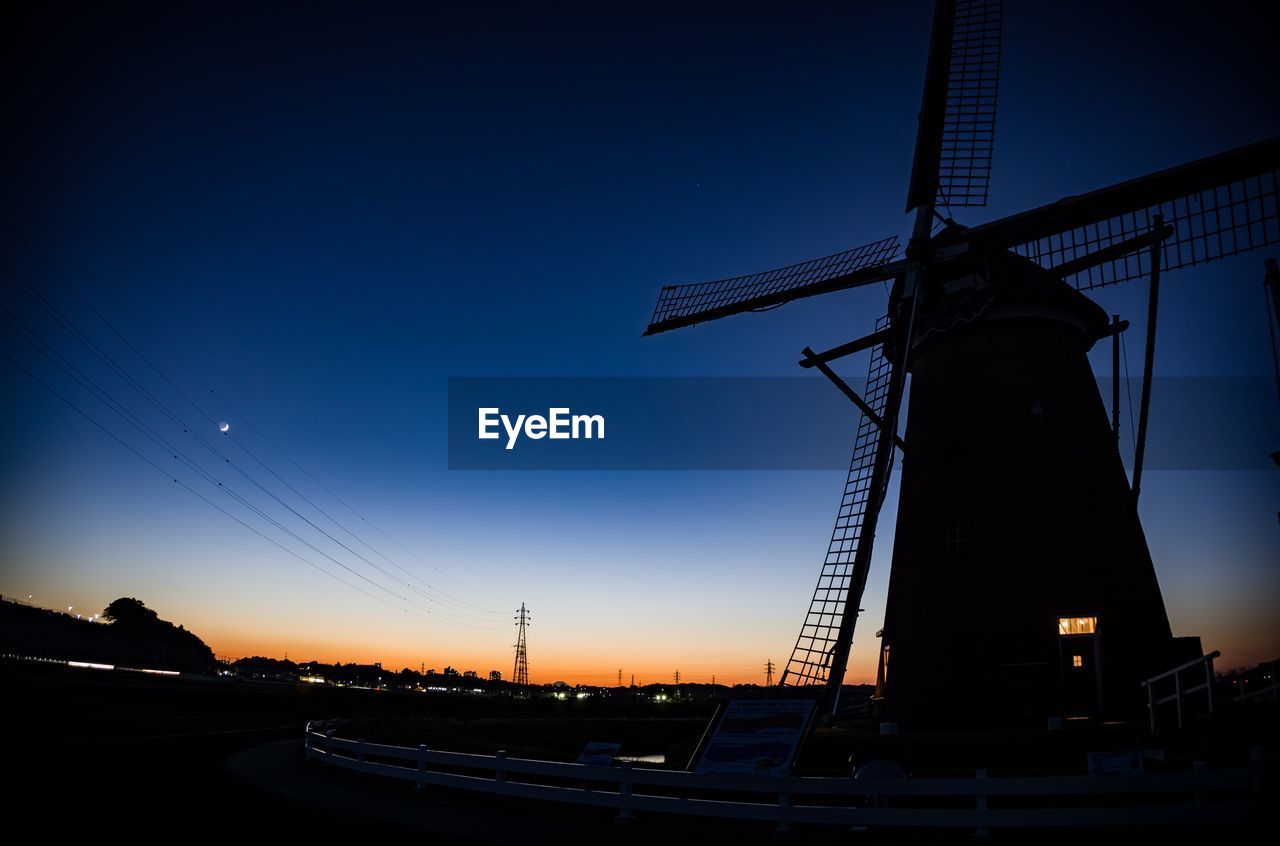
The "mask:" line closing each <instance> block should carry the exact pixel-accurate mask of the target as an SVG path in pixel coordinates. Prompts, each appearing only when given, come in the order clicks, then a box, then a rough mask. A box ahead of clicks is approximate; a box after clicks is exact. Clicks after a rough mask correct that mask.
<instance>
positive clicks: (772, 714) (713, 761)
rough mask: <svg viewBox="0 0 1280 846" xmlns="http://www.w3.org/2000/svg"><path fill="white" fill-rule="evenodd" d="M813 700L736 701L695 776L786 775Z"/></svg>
mask: <svg viewBox="0 0 1280 846" xmlns="http://www.w3.org/2000/svg"><path fill="white" fill-rule="evenodd" d="M816 704H817V703H816V702H815V701H814V700H812V699H783V700H771V699H735V700H733V701H732V702H730V703H729V705H728V707H726V708H725V711H724V716H723V717H721V718H720V724H719V725H718V726H716V731H715V734H713V735H712V737H711V740H710V742H708V743H707V746H706V748H705V749H704V750H703V752H702V757H701V758H699V759H698V765H697V766H696V767H695V768H694V772H698V773H752V774H756V775H773V776H778V775H786V774H787V773H788V772H789V771H790V769H791V762H792V760H793V759H794V758H795V756H796V752H797V751H798V750H799V748H800V741H801V740H803V739H804V736H805V732H807V731H808V730H809V721H810V720H811V719H812V718H813V710H814V706H815V705H816Z"/></svg>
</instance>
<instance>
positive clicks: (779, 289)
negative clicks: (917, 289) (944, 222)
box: [644, 235, 898, 335]
mask: <svg viewBox="0 0 1280 846" xmlns="http://www.w3.org/2000/svg"><path fill="white" fill-rule="evenodd" d="M897 254H898V236H896V235H893V236H891V237H889V238H884V239H881V240H879V241H872V242H871V243H870V244H864V245H863V246H861V247H855V248H853V249H852V250H845V251H844V252H842V253H835V254H834V255H830V256H825V257H823V258H817V259H812V260H810V261H805V262H800V263H799V264H793V265H789V266H787V267H780V268H777V269H776V270H766V271H764V272H762V273H753V274H750V275H749V276H734V277H731V278H729V279H719V280H716V281H714V282H699V283H696V284H692V285H668V286H666V287H664V288H663V289H662V293H660V294H659V295H658V304H657V306H655V307H654V310H653V318H652V319H651V320H650V322H649V327H648V328H647V329H646V330H645V332H644V334H646V335H654V334H657V333H658V332H666V331H667V330H669V329H679V328H680V327H682V326H692V325H693V324H695V323H702V322H704V321H707V320H716V319H718V318H721V317H728V316H729V315H731V314H740V313H741V312H744V311H755V310H758V309H763V308H770V307H772V306H778V305H782V304H783V303H787V302H790V301H791V300H796V299H800V298H801V297H811V296H813V295H815V294H825V293H827V292H829V291H839V290H842V289H844V288H852V287H855V286H857V285H865V284H867V283H869V282H877V281H879V280H881V279H885V278H888V277H890V276H893V275H894V273H895V272H896V270H895V269H894V268H893V266H891V265H889V262H890V261H891V260H892V259H893V258H895V257H896V256H897Z"/></svg>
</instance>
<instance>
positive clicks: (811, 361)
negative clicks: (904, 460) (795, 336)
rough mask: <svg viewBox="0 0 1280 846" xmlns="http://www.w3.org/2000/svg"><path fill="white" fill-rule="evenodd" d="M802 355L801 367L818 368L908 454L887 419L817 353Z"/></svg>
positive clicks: (806, 348)
mask: <svg viewBox="0 0 1280 846" xmlns="http://www.w3.org/2000/svg"><path fill="white" fill-rule="evenodd" d="M855 343H856V342H855ZM802 354H803V355H804V359H803V360H802V361H801V362H800V366H801V367H816V368H818V372H820V373H821V374H822V375H823V376H826V377H827V378H828V379H830V380H831V384H833V385H835V386H836V387H837V388H839V389H840V393H842V394H844V395H845V396H846V397H848V398H849V400H850V401H851V402H852V403H853V404H854V405H856V406H857V407H858V410H859V411H861V412H862V413H863V414H865V415H867V419H868V420H870V421H871V422H872V423H874V424H875V426H876V427H877V428H878V429H879V430H880V431H881V432H883V433H884V434H885V435H887V436H889V437H890V438H892V439H893V445H894V446H896V447H897V448H898V449H900V450H902V452H903V454H904V455H905V454H906V452H907V445H906V444H905V443H903V441H902V438H900V437H898V435H897V433H895V432H890V431H889V424H888V423H886V422H885V419H884V418H883V417H881V416H880V415H879V414H876V413H875V411H874V410H872V408H871V406H869V405H867V401H866V400H864V399H863V398H862V397H860V396H858V392H857V391H855V390H854V389H853V388H851V387H849V384H848V383H847V382H845V381H844V380H843V379H841V378H840V376H839V375H838V374H837V373H836V372H835V371H834V370H832V369H831V368H830V366H828V365H827V363H826V362H825V361H823V360H822V359H821V358H820V357H819V356H818V355H817V354H816V353H814V351H813V350H811V349H809V348H808V347H805V348H804V352H803V353H802Z"/></svg>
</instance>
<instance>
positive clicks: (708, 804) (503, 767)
mask: <svg viewBox="0 0 1280 846" xmlns="http://www.w3.org/2000/svg"><path fill="white" fill-rule="evenodd" d="M306 756H307V757H308V758H309V759H312V760H316V761H322V762H324V763H328V764H333V765H336V766H339V767H343V768H345V769H348V770H354V771H356V772H361V773H370V774H374V775H383V776H389V777H391V778H398V779H403V780H405V781H410V782H414V783H416V784H418V785H420V786H424V787H425V786H438V787H449V788H457V789H462V790H472V791H478V792H482V793H490V794H493V795H495V796H516V797H522V798H526V799H540V800H544V801H552V802H568V803H573V804H578V805H593V806H597V807H608V808H616V809H617V810H618V816H619V818H620V819H622V820H626V819H629V818H630V817H631V816H632V814H633V813H634V812H636V811H650V812H659V813H675V814H696V815H700V816H709V817H723V818H728V819H735V820H760V821H764V822H772V823H775V824H777V826H778V827H779V828H780V829H787V828H789V827H790V826H791V825H792V824H793V823H807V824H829V825H844V826H934V827H938V826H944V827H959V828H972V829H977V830H985V829H987V828H996V827H1010V826H1015V827H1049V826H1052V827H1059V826H1123V825H1142V824H1164V825H1173V824H1186V823H1209V822H1226V823H1231V822H1242V821H1244V820H1246V819H1248V816H1249V815H1250V814H1251V813H1253V814H1257V813H1260V804H1261V798H1262V796H1263V792H1264V788H1265V785H1264V783H1263V769H1262V758H1261V755H1260V754H1259V755H1255V759H1254V761H1253V762H1252V763H1251V765H1250V766H1249V767H1248V768H1239V769H1217V770H1211V769H1208V768H1207V767H1205V766H1204V765H1200V764H1197V765H1196V767H1195V768H1194V769H1193V770H1191V771H1189V772H1177V773H1153V774H1150V775H1141V774H1137V775H1098V776H1050V777H1013V778H1007V777H1000V778H987V777H986V772H985V771H984V770H978V771H977V772H975V774H974V775H973V776H972V777H964V778H899V779H892V778H877V779H863V778H860V779H853V778H807V777H806V778H802V777H794V776H790V777H780V778H779V777H767V776H751V775H699V774H695V773H690V772H683V771H674V770H659V769H645V768H636V767H632V766H631V764H630V763H626V762H624V763H622V764H621V765H620V766H616V767H605V766H589V765H584V764H569V763H561V762H556V761H534V760H525V759H521V758H508V757H506V755H505V754H504V753H502V752H499V753H498V754H497V755H471V754H464V753H459V752H440V751H436V750H432V749H428V748H427V747H425V746H419V747H417V748H416V749H415V748H411V747H405V746H387V745H383V744H377V743H366V742H365V741H363V740H349V739H346V738H340V737H335V736H334V732H333V729H332V728H331V727H330V726H329V725H328V724H325V723H310V724H308V726H307V732H306Z"/></svg>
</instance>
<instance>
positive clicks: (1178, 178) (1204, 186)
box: [959, 138, 1280, 290]
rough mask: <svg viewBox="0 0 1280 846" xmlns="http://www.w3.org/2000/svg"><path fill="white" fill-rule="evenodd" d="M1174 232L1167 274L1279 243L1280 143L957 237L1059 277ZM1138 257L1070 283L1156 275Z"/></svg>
mask: <svg viewBox="0 0 1280 846" xmlns="http://www.w3.org/2000/svg"><path fill="white" fill-rule="evenodd" d="M1156 215H1160V216H1161V217H1162V218H1163V220H1164V223H1165V224H1166V225H1168V226H1170V227H1171V228H1172V231H1171V233H1170V234H1169V236H1168V237H1166V238H1165V239H1164V241H1163V243H1162V246H1161V269H1162V270H1164V271H1169V270H1176V269H1178V268H1180V267H1191V266H1192V265H1197V264H1202V263H1204V262H1207V261H1213V260H1215V259H1220V258H1225V257H1227V256H1233V255H1236V254H1238V253H1243V252H1247V251H1249V250H1254V249H1258V248H1259V247H1264V246H1267V245H1269V244H1275V243H1278V242H1280V138H1273V139H1270V140H1267V141H1262V142H1259V143H1257V144H1252V145H1250V146H1248V147H1242V148H1240V149H1238V150H1232V151H1230V152H1227V153H1222V154H1221V155H1217V156H1210V157H1208V158H1205V159H1200V160H1198V161H1194V162H1190V163H1188V164H1185V165H1180V166H1178V167H1173V168H1169V169H1168V170H1163V171H1160V172H1158V173H1153V174H1150V175H1148V176H1143V177H1139V178H1138V179H1133V180H1130V181H1128V182H1122V183H1120V184H1118V185H1112V186H1110V187H1108V188H1102V189H1100V190H1098V191H1093V192H1091V193H1089V194H1082V195H1080V196H1076V197H1067V198H1065V199H1062V200H1059V201H1058V202H1056V203H1052V204H1050V205H1048V206H1043V207H1041V208H1039V209H1034V210H1032V211H1029V212H1024V213H1022V214H1017V215H1013V216H1012V217H1008V218H1003V219H1001V220H997V221H993V222H991V223H987V224H983V225H982V226H977V227H974V228H973V229H971V230H968V231H967V232H961V233H959V237H961V238H968V239H970V240H971V243H972V244H973V245H974V246H975V247H977V248H978V249H981V250H988V249H1007V248H1011V249H1013V251H1014V252H1016V253H1018V254H1020V255H1023V256H1026V257H1028V258H1030V259H1032V260H1034V261H1035V262H1037V263H1038V264H1040V265H1041V266H1043V267H1046V268H1050V269H1052V268H1054V267H1058V266H1060V265H1064V264H1066V263H1067V262H1072V261H1076V260H1078V259H1082V258H1084V257H1086V256H1088V255H1090V254H1092V253H1095V252H1097V251H1098V250H1101V249H1104V248H1106V247H1109V246H1112V245H1114V244H1119V243H1121V242H1124V241H1128V240H1132V239H1134V238H1135V237H1136V236H1140V235H1143V234H1146V233H1147V232H1149V231H1150V230H1151V228H1152V226H1153V225H1154V217H1155V216H1156ZM1150 259H1151V256H1150V252H1149V251H1148V250H1137V251H1136V252H1133V253H1130V254H1128V255H1125V256H1120V257H1118V258H1114V259H1110V260H1108V261H1104V262H1101V263H1099V264H1096V265H1093V266H1091V267H1087V268H1086V269H1084V270H1081V271H1080V272H1078V273H1074V274H1070V275H1068V276H1067V277H1066V278H1067V280H1068V281H1069V282H1071V283H1072V284H1074V285H1075V287H1076V288H1078V289H1080V290H1088V289H1090V288H1099V287H1101V286H1103V285H1111V284H1115V283H1117V282H1125V281H1127V280H1130V279H1138V278H1142V277H1145V276H1148V275H1149V274H1150V272H1151V267H1150Z"/></svg>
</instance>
